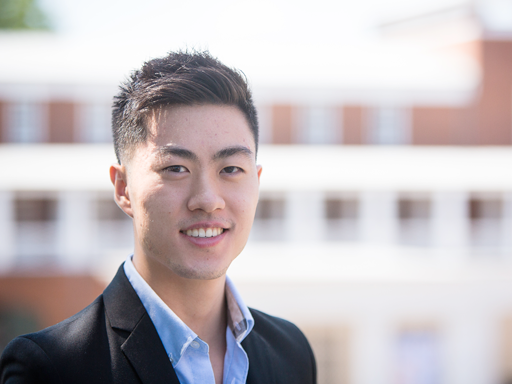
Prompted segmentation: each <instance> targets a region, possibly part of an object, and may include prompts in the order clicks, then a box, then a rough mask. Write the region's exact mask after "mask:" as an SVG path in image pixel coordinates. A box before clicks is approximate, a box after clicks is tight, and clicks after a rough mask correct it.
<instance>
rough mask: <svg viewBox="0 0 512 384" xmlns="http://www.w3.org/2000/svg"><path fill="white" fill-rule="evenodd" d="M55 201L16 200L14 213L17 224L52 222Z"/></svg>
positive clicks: (43, 199) (38, 199) (36, 199)
mask: <svg viewBox="0 0 512 384" xmlns="http://www.w3.org/2000/svg"><path fill="white" fill-rule="evenodd" d="M56 205H57V204H56V201H55V200H50V199H45V198H35V199H23V198H21V199H16V201H15V206H16V209H15V212H16V221H18V222H44V221H53V220H55V216H56Z"/></svg>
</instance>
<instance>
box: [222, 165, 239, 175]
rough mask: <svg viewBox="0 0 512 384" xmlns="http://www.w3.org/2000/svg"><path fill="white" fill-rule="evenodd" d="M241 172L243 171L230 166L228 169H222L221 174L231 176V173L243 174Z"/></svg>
mask: <svg viewBox="0 0 512 384" xmlns="http://www.w3.org/2000/svg"><path fill="white" fill-rule="evenodd" d="M243 171H244V170H243V169H242V168H240V167H235V166H230V167H226V168H223V169H222V171H221V173H229V174H232V173H238V172H243Z"/></svg>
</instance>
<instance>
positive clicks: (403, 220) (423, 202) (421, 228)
mask: <svg viewBox="0 0 512 384" xmlns="http://www.w3.org/2000/svg"><path fill="white" fill-rule="evenodd" d="M430 210H431V207H430V200H428V199H426V198H421V197H416V198H415V197H403V198H401V199H399V201H398V216H399V223H400V224H399V225H400V237H399V239H400V243H401V244H404V245H412V246H428V245H430V244H431V236H430V234H431V231H430Z"/></svg>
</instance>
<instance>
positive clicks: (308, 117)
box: [298, 106, 341, 144]
mask: <svg viewBox="0 0 512 384" xmlns="http://www.w3.org/2000/svg"><path fill="white" fill-rule="evenodd" d="M299 115H300V118H299V122H298V123H299V124H298V128H299V131H298V142H299V143H303V144H336V143H338V140H339V137H341V135H340V134H338V132H337V127H338V124H339V119H338V118H337V116H336V110H335V109H334V108H329V107H321V106H313V107H308V108H304V109H302V110H301V111H300V113H299Z"/></svg>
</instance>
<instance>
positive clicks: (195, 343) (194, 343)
mask: <svg viewBox="0 0 512 384" xmlns="http://www.w3.org/2000/svg"><path fill="white" fill-rule="evenodd" d="M190 346H191V347H192V348H194V349H197V348H199V347H200V345H199V343H198V342H197V341H195V340H194V341H193V342H191V343H190Z"/></svg>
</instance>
